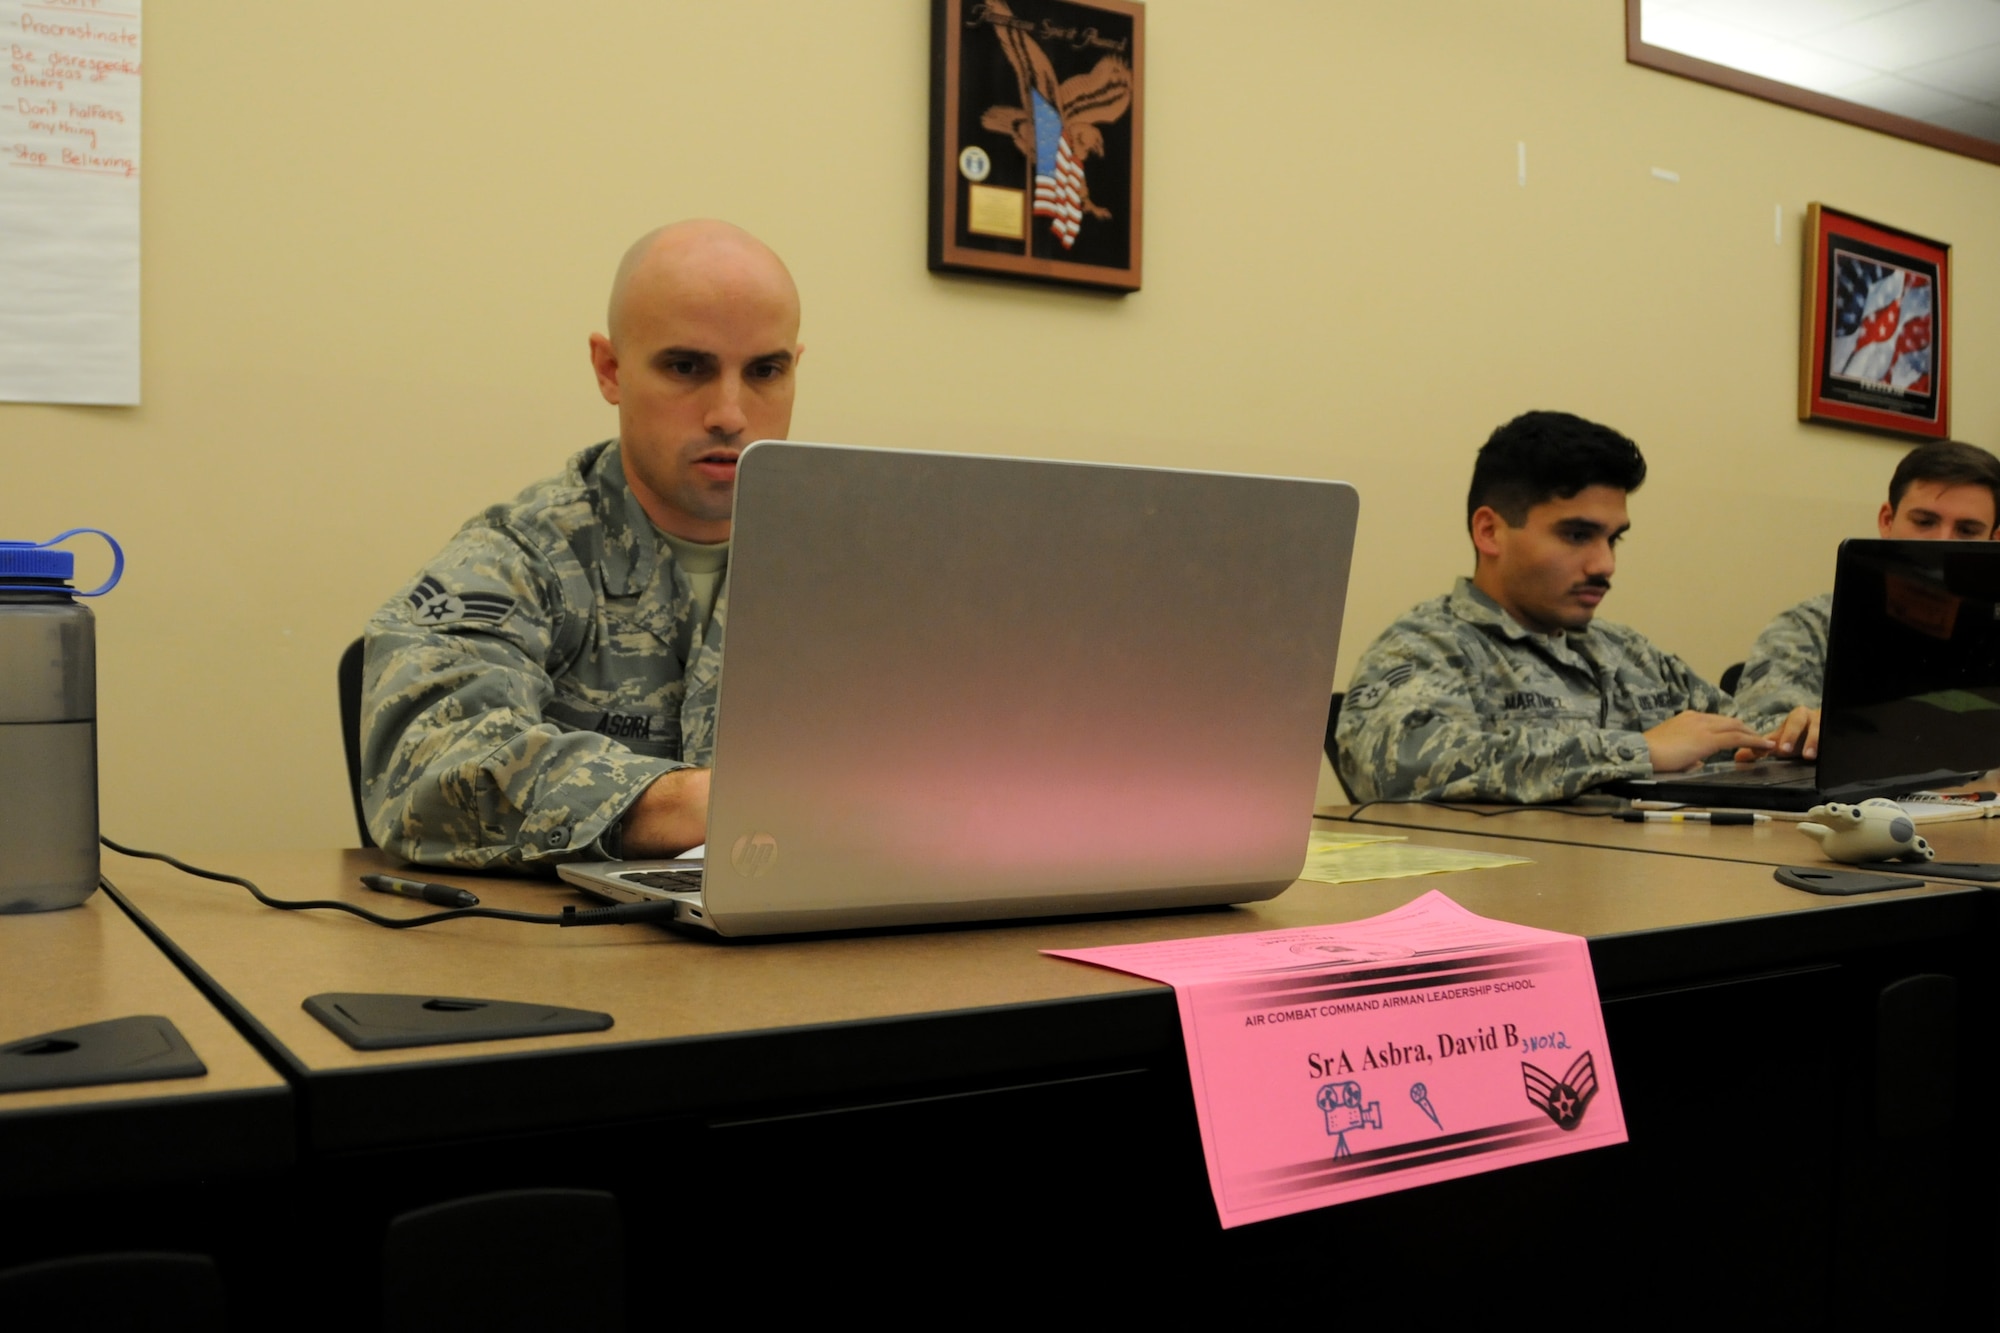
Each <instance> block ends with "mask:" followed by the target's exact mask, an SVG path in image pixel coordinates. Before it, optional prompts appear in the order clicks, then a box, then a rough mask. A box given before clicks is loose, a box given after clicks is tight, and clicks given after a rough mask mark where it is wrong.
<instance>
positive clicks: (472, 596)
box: [410, 574, 514, 625]
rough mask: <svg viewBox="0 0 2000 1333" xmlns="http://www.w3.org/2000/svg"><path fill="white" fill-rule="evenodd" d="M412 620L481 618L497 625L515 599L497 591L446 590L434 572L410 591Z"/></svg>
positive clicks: (444, 621)
mask: <svg viewBox="0 0 2000 1333" xmlns="http://www.w3.org/2000/svg"><path fill="white" fill-rule="evenodd" d="M410 607H411V611H410V619H412V620H414V621H416V622H417V623H418V624H419V625H456V624H459V623H461V622H463V621H467V620H477V621H480V622H482V623H484V624H488V625H497V624H499V623H500V622H501V621H503V620H505V619H506V618H507V613H508V612H510V611H512V610H513V609H514V599H513V598H512V597H508V596H505V595H504V594H501V593H497V592H446V591H445V590H444V585H443V584H442V583H439V582H438V581H437V580H436V579H434V578H432V577H431V576H430V575H428V574H426V575H424V580H423V582H422V583H419V584H418V585H417V586H416V587H415V588H413V589H411V590H410Z"/></svg>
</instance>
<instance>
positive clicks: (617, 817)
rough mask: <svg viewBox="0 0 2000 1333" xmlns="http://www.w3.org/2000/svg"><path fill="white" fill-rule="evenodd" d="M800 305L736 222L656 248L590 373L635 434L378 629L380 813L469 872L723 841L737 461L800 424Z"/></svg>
mask: <svg viewBox="0 0 2000 1333" xmlns="http://www.w3.org/2000/svg"><path fill="white" fill-rule="evenodd" d="M798 323H799V314H798V293H797V290H796V289H795V288H794V287H793V285H792V281H791V276H790V275H789V274H788V273H786V272H785V269H784V265H783V264H782V263H781V262H780V261H779V260H778V257H777V256H776V255H774V254H772V253H771V252H770V250H769V249H767V248H766V247H764V246H763V245H762V244H761V243H760V242H758V241H756V240H755V239H754V238H752V237H750V236H749V235H747V234H746V233H744V232H742V231H740V230H738V229H737V228H734V227H730V226H728V225H727V224H723V223H716V222H693V223H681V224H677V225H675V226H671V227H665V228H661V229H660V230H658V231H656V232H653V233H650V234H648V235H647V236H645V237H642V238H641V239H640V240H639V241H638V242H637V243H636V244H634V245H633V247H632V248H631V250H629V251H628V252H627V253H626V256H625V258H624V260H623V261H622V262H621V263H620V265H619V268H618V273H617V276H616V278H615V279H614V281H613V284H612V298H611V305H610V310H609V314H608V333H606V334H598V335H593V336H592V338H591V340H590V344H591V363H592V366H593V369H594V370H595V373H596V376H597V381H598V387H599V390H600V392H601V393H602V394H603V396H604V398H605V399H606V401H608V402H610V403H612V404H613V405H614V406H616V407H617V408H618V420H619V434H618V438H617V439H616V440H614V441H608V442H606V443H604V444H599V445H594V446H592V447H591V448H588V449H585V450H584V451H583V452H581V453H579V454H577V455H576V456H575V457H574V458H572V459H571V460H570V463H569V466H568V467H567V468H566V469H564V471H563V472H562V473H561V474H560V475H558V476H556V477H553V478H550V479H549V480H547V481H544V482H540V483H538V484H536V485H533V486H530V487H529V488H528V489H527V490H525V491H523V492H521V494H520V495H519V496H517V497H516V498H515V499H514V500H512V501H511V502H509V503H507V504H502V505H496V506H494V507H493V508H491V509H488V510H487V511H486V512H484V513H482V514H480V515H479V516H478V517H476V518H474V519H472V520H471V521H470V522H469V523H467V524H466V525H465V526H464V527H463V528H461V529H460V530H459V532H458V535H457V536H455V537H454V538H453V539H452V540H451V542H450V543H449V544H448V545H447V546H446V547H445V549H444V551H443V552H442V553H440V554H439V556H438V557H437V558H436V559H435V560H433V561H431V563H430V564H429V565H428V566H426V567H425V569H424V570H423V571H422V572H421V573H420V574H419V575H418V576H417V577H416V578H414V579H413V580H411V582H410V584H409V585H408V586H406V587H405V588H404V589H403V590H402V591H400V592H399V593H397V594H396V596H394V597H392V598H391V599H390V600H389V602H388V604H387V605H385V606H384V607H383V608H382V609H381V610H380V611H378V612H376V614H375V616H374V618H373V619H372V620H371V621H370V622H369V626H368V632H367V652H366V665H365V668H364V702H363V716H362V727H363V751H362V778H363V787H362V799H363V807H364V810H365V812H366V814H367V816H368V826H369V829H370V831H371V832H372V833H373V834H374V836H375V838H376V841H378V842H379V843H380V844H381V845H382V846H383V847H384V848H386V849H387V850H389V851H391V852H394V853H396V854H398V855H400V856H403V857H405V858H407V859H409V860H412V861H419V862H425V863H429V864H435V865H446V866H454V867H461V868H466V869H489V868H507V869H530V870H532V869H540V868H544V867H547V866H551V865H553V864H554V863H555V862H557V861H561V860H565V859H572V858H576V857H592V858H602V857H606V856H619V855H625V856H663V855H672V854H674V853H676V852H679V851H682V850H685V849H686V848H688V847H691V846H693V845H694V844H696V843H699V842H701V841H702V839H703V836H704V826H705V824H706V821H707V811H708V770H707V765H708V763H709V759H710V756H711V753H712V751H713V749H714V745H715V701H716V690H717V686H718V683H719V681H720V679H721V675H722V642H723V626H724V622H725V620H726V618H727V607H726V605H725V601H726V599H725V598H724V597H723V596H722V595H721V594H720V585H721V582H722V578H723V571H724V569H725V567H726V562H727V559H728V540H729V526H730V516H731V506H732V503H733V500H734V486H735V475H736V458H737V455H738V454H739V453H740V452H741V450H742V448H743V447H744V446H746V445H748V444H749V443H750V442H751V441H753V440H758V439H776V438H782V437H783V436H784V435H785V434H786V432H787V431H788V430H789V429H790V425H791V408H792V386H793V379H794V376H793V372H794V370H795V368H796V366H797V363H798V360H799V358H800V356H801V355H802V354H803V352H804V349H803V348H802V347H801V346H799V345H798V342H797V333H798Z"/></svg>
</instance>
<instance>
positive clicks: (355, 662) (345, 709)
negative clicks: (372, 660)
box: [336, 639, 375, 847]
mask: <svg viewBox="0 0 2000 1333" xmlns="http://www.w3.org/2000/svg"><path fill="white" fill-rule="evenodd" d="M336 680H337V681H338V683H339V686H340V739H341V741H342V743H343V744H345V745H346V747H347V790H348V794H349V795H351V796H352V797H353V798H354V827H356V828H358V829H360V830H361V845H362V846H363V847H373V846H374V845H375V839H374V838H373V837H372V836H370V835H369V832H368V817H367V816H366V815H364V814H362V813H361V640H359V639H356V640H355V641H354V642H353V643H350V644H348V645H347V651H346V652H344V653H342V654H341V655H340V668H339V671H338V673H337V675H336Z"/></svg>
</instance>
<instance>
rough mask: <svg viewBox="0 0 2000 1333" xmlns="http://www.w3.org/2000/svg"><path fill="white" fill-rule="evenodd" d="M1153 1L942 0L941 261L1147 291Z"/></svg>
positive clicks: (936, 81)
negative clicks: (1142, 257) (1148, 57)
mask: <svg viewBox="0 0 2000 1333" xmlns="http://www.w3.org/2000/svg"><path fill="white" fill-rule="evenodd" d="M1145 38H1146V14H1145V6H1143V5H1141V4H1138V3H1136V2H1135V0H932V4H931V163H930V266H931V269H932V270H933V271H935V272H948V271H954V270H955V271H961V272H975V273H997V274H1003V275H1005V276H1008V277H1015V278H1027V279H1032V280H1037V281H1042V282H1059V283H1071V284H1080V285H1083V286H1087V287H1103V288H1109V289H1111V290H1113V291H1120V292H1131V291H1137V290H1138V289H1139V252H1140V230H1141V229H1140V222H1141V213H1142V209H1141V197H1142V196H1141V190H1140V184H1141V180H1142V178H1143V170H1142V166H1143V162H1144V152H1143V147H1144V143H1145V134H1144V128H1145V97H1144V93H1143V90H1144V77H1145V68H1146V65H1145V48H1146V40H1145Z"/></svg>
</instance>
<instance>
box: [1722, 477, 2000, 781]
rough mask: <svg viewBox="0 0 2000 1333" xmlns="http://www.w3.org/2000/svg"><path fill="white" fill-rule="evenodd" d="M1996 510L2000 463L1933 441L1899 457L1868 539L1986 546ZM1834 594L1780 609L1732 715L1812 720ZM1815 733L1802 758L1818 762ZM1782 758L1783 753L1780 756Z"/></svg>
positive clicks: (1757, 647) (1758, 646) (1747, 667)
mask: <svg viewBox="0 0 2000 1333" xmlns="http://www.w3.org/2000/svg"><path fill="white" fill-rule="evenodd" d="M1996 511H2000V459H1996V458H1995V457H1994V456H1993V455H1992V454H1989V453H1987V452H1986V451H1985V450H1984V449H1981V448H1980V447H1979V446H1978V445H1974V444H1961V443H1959V442H1958V441H1956V440H1932V441H1931V442H1930V443H1928V444H1920V445H1918V446H1917V447H1916V448H1914V449H1912V450H1910V452H1909V453H1907V454H1904V455H1903V461H1902V462H1900V463H1898V464H1897V465H1896V471H1895V472H1894V473H1893V474H1892V475H1891V476H1890V478H1889V499H1888V501H1887V503H1885V504H1884V505H1883V506H1882V508H1881V509H1880V510H1879V511H1878V512H1877V513H1876V515H1875V534H1876V535H1877V536H1878V537H1888V538H1894V539H1896V540H1898V541H1966V542H1979V541H1986V540H1988V539H1989V538H1992V537H1993V536H1994V535H1995V532H1994V522H1995V518H1996ZM1832 624H1833V594H1832V593H1830V592H1826V593H1821V594H1820V595H1819V596H1817V597H1813V598H1810V599H1808V600H1806V601H1803V602H1801V603H1799V604H1798V605H1797V606H1795V607H1792V608H1791V609H1790V610H1788V611H1782V612H1780V613H1779V614H1778V617H1777V618H1776V619H1775V620H1773V621H1772V622H1771V623H1770V624H1769V625H1767V626H1765V627H1764V632H1763V633H1762V634H1759V635H1758V636H1757V642H1756V643H1755V644H1754V645H1752V647H1751V649H1750V656H1749V658H1748V659H1747V660H1746V661H1745V662H1744V664H1743V676H1742V678H1741V679H1740V680H1739V681H1738V682H1737V686H1736V712H1737V713H1738V714H1739V715H1740V716H1742V717H1743V718H1745V719H1746V720H1748V721H1750V722H1752V723H1757V722H1760V721H1764V722H1775V721H1776V720H1777V719H1779V718H1782V717H1784V716H1786V715H1787V714H1789V713H1791V712H1793V711H1794V710H1796V709H1800V708H1806V709H1811V710H1813V712H1814V715H1815V717H1817V715H1818V710H1819V699H1820V694H1821V692H1822V689H1823V687H1824V685H1825V682H1826V644H1827V635H1828V632H1829V631H1830V630H1831V628H1832ZM1818 742H1819V734H1818V731H1817V729H1816V728H1815V730H1814V731H1813V732H1812V734H1811V735H1809V736H1808V737H1807V738H1806V741H1805V744H1804V746H1803V752H1802V753H1801V755H1800V757H1801V758H1804V759H1817V758H1818V757H1819V745H1818ZM1781 752H1782V753H1786V754H1789V750H1782V751H1781Z"/></svg>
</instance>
